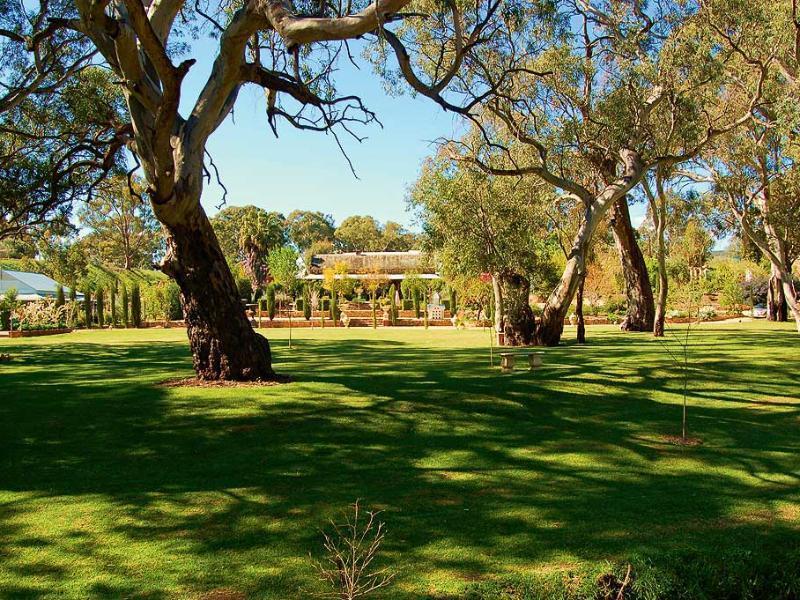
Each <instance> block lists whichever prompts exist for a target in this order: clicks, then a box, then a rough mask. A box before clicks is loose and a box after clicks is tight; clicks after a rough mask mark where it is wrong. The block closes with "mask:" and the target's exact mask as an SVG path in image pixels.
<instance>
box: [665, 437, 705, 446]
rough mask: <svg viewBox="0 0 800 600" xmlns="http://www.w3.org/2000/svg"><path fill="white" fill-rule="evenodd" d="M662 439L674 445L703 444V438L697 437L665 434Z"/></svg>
mask: <svg viewBox="0 0 800 600" xmlns="http://www.w3.org/2000/svg"><path fill="white" fill-rule="evenodd" d="M661 439H663V440H664V441H665V442H667V443H668V444H672V445H673V446H701V445H702V444H703V440H701V439H700V438H696V437H686V438H684V437H681V436H679V435H665V436H662V438H661Z"/></svg>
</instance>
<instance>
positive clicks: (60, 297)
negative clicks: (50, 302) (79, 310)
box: [56, 283, 66, 307]
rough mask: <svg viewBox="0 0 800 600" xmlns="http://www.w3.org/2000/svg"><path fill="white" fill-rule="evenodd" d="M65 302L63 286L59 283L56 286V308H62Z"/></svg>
mask: <svg viewBox="0 0 800 600" xmlns="http://www.w3.org/2000/svg"><path fill="white" fill-rule="evenodd" d="M65 303H66V300H64V286H63V285H61V284H60V283H59V284H58V285H57V286H56V306H59V307H60V306H64V304H65Z"/></svg>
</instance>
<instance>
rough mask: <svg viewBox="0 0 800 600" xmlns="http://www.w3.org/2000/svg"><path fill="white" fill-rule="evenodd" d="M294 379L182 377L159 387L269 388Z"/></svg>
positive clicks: (285, 377)
mask: <svg viewBox="0 0 800 600" xmlns="http://www.w3.org/2000/svg"><path fill="white" fill-rule="evenodd" d="M291 381H292V378H291V377H289V376H288V375H276V376H275V379H270V380H266V381H207V380H204V379H198V378H197V377H180V378H175V379H167V380H165V381H162V382H160V383H158V384H157V385H158V387H166V388H176V387H199V388H211V387H267V386H273V385H282V384H284V383H291Z"/></svg>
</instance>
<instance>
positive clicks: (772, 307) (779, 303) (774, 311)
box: [767, 268, 789, 323]
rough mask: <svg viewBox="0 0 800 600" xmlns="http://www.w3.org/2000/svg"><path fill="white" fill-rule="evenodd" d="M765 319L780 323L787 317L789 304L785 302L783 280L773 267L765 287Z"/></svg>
mask: <svg viewBox="0 0 800 600" xmlns="http://www.w3.org/2000/svg"><path fill="white" fill-rule="evenodd" d="M767 319H768V320H770V321H778V322H781V323H783V322H786V321H787V320H788V319H789V305H788V304H787V303H786V294H784V293H783V280H782V279H781V275H780V273H777V272H776V269H775V268H773V269H772V274H771V275H770V278H769V287H768V289H767Z"/></svg>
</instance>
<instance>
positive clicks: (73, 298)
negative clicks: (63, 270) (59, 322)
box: [69, 286, 78, 327]
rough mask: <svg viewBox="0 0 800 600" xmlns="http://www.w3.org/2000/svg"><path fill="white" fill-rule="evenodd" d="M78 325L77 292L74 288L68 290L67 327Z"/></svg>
mask: <svg viewBox="0 0 800 600" xmlns="http://www.w3.org/2000/svg"><path fill="white" fill-rule="evenodd" d="M77 324H78V292H77V291H75V287H74V286H73V287H71V288H70V289H69V326H70V327H75V325H77Z"/></svg>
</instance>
